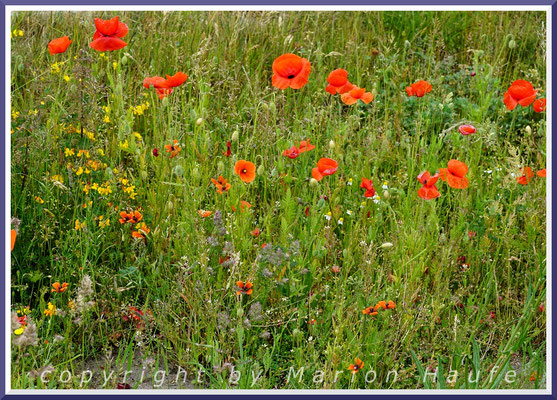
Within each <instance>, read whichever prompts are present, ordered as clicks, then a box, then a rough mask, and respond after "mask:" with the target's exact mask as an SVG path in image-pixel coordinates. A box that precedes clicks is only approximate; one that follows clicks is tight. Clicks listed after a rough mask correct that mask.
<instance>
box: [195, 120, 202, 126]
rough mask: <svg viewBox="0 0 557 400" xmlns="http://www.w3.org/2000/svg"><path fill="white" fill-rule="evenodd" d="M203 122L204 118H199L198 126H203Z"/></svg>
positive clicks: (196, 122) (196, 123)
mask: <svg viewBox="0 0 557 400" xmlns="http://www.w3.org/2000/svg"><path fill="white" fill-rule="evenodd" d="M202 123H203V118H197V121H195V125H197V126H201V124H202Z"/></svg>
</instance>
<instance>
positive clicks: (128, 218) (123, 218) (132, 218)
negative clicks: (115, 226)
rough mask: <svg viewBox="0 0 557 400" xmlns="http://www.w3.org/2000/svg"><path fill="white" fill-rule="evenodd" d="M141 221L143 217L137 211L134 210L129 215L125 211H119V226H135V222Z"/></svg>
mask: <svg viewBox="0 0 557 400" xmlns="http://www.w3.org/2000/svg"><path fill="white" fill-rule="evenodd" d="M142 219H143V215H142V214H141V213H140V212H139V210H135V211H133V212H129V213H128V212H126V211H121V212H120V218H119V219H118V221H120V223H121V224H125V223H126V222H130V223H132V224H135V223H136V222H139V221H141V220H142Z"/></svg>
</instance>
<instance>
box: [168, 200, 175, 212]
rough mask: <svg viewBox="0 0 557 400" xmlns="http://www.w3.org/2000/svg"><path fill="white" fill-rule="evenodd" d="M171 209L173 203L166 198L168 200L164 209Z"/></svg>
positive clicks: (172, 208)
mask: <svg viewBox="0 0 557 400" xmlns="http://www.w3.org/2000/svg"><path fill="white" fill-rule="evenodd" d="M172 210H174V203H173V202H172V200H168V202H167V203H166V211H172Z"/></svg>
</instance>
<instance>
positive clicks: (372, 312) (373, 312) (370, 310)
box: [362, 306, 379, 315]
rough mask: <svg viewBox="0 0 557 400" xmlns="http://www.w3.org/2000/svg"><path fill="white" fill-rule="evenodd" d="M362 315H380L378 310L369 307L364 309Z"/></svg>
mask: <svg viewBox="0 0 557 400" xmlns="http://www.w3.org/2000/svg"><path fill="white" fill-rule="evenodd" d="M362 314H367V315H377V314H379V313H378V312H377V310H376V309H375V307H373V306H369V307H367V308H364V309H363V310H362Z"/></svg>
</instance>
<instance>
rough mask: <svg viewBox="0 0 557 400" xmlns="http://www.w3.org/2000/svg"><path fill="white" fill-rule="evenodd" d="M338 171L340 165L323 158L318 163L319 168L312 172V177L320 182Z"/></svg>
mask: <svg viewBox="0 0 557 400" xmlns="http://www.w3.org/2000/svg"><path fill="white" fill-rule="evenodd" d="M337 169H338V163H337V162H336V161H335V160H333V159H330V158H322V159H320V160H319V161H318V162H317V167H315V168H313V169H312V170H311V176H312V177H313V179H315V180H316V181H320V180H321V179H323V177H324V176H326V175H332V174H334V173H335V172H336V170H337Z"/></svg>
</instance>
